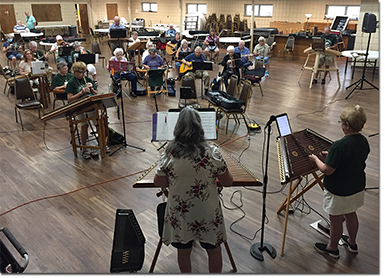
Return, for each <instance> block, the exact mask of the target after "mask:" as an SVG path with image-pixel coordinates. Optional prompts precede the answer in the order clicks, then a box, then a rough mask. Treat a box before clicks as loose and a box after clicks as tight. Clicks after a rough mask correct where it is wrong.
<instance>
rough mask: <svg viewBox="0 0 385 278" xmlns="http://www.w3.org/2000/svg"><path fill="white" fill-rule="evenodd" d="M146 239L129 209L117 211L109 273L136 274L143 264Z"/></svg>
mask: <svg viewBox="0 0 385 278" xmlns="http://www.w3.org/2000/svg"><path fill="white" fill-rule="evenodd" d="M145 241H146V239H145V238H144V235H143V233H142V230H141V229H140V227H139V224H138V221H137V220H136V218H135V215H134V212H133V211H132V210H131V209H117V210H116V218H115V231H114V241H113V246H112V254H111V267H110V272H111V273H113V272H136V271H138V270H140V269H141V268H142V266H143V262H144V243H145Z"/></svg>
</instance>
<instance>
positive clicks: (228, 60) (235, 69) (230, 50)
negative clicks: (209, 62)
mask: <svg viewBox="0 0 385 278" xmlns="http://www.w3.org/2000/svg"><path fill="white" fill-rule="evenodd" d="M240 63H241V61H240V57H239V53H237V54H236V55H234V46H232V45H229V46H228V47H227V54H226V55H225V57H223V61H222V62H220V63H219V64H220V65H222V66H223V71H222V76H223V83H225V87H226V89H227V87H228V86H229V78H230V77H231V76H232V75H233V74H235V75H236V76H238V84H239V81H240V74H239V65H240Z"/></svg>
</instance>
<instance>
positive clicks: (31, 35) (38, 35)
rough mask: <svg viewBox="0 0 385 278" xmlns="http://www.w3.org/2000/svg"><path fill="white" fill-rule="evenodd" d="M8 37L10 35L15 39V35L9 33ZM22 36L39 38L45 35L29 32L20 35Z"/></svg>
mask: <svg viewBox="0 0 385 278" xmlns="http://www.w3.org/2000/svg"><path fill="white" fill-rule="evenodd" d="M8 35H10V36H11V37H14V36H15V33H9V34H8ZM20 36H21V37H22V38H35V37H36V38H37V37H42V36H44V33H42V32H40V33H33V32H28V33H20Z"/></svg>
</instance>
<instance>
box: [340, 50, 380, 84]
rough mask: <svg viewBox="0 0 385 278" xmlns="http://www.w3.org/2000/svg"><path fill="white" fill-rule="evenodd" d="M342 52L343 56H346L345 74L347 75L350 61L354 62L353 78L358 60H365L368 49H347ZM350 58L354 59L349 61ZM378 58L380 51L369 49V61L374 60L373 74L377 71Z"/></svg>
mask: <svg viewBox="0 0 385 278" xmlns="http://www.w3.org/2000/svg"><path fill="white" fill-rule="evenodd" d="M341 53H342V56H344V57H346V64H345V75H346V69H347V66H348V62H353V70H352V79H353V77H354V70H355V68H356V62H357V61H358V62H364V61H365V55H366V50H345V51H342V52H341ZM349 59H353V60H352V61H349ZM378 59H379V51H375V50H369V52H368V58H367V61H372V60H374V66H373V75H374V74H375V73H376V66H377V60H378Z"/></svg>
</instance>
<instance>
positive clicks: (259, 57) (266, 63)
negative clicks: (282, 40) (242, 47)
mask: <svg viewBox="0 0 385 278" xmlns="http://www.w3.org/2000/svg"><path fill="white" fill-rule="evenodd" d="M258 59H263V61H264V62H265V65H268V64H269V57H267V56H266V57H261V56H258V57H255V61H257V60H258Z"/></svg>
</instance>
